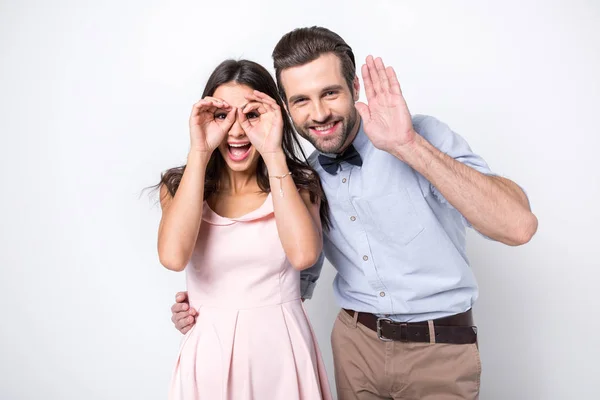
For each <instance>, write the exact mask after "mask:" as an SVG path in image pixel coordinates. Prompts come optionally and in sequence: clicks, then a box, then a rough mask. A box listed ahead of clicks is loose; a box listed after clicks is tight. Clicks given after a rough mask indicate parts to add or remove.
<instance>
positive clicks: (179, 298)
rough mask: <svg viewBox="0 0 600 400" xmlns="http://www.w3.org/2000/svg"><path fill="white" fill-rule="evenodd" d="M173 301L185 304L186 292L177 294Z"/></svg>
mask: <svg viewBox="0 0 600 400" xmlns="http://www.w3.org/2000/svg"><path fill="white" fill-rule="evenodd" d="M175 301H176V302H177V303H183V302H187V292H177V294H176V295H175Z"/></svg>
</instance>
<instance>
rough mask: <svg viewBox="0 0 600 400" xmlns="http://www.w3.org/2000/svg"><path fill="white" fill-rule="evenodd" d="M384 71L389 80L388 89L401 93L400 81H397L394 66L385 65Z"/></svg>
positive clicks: (394, 92)
mask: <svg viewBox="0 0 600 400" xmlns="http://www.w3.org/2000/svg"><path fill="white" fill-rule="evenodd" d="M385 72H386V74H387V77H388V80H389V82H390V91H391V92H392V93H393V94H400V95H401V94H402V89H401V88H400V82H398V78H397V77H396V72H395V71H394V68H392V67H387V68H386V69H385Z"/></svg>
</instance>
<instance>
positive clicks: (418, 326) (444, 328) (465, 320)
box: [344, 309, 477, 344]
mask: <svg viewBox="0 0 600 400" xmlns="http://www.w3.org/2000/svg"><path fill="white" fill-rule="evenodd" d="M344 311H345V312H346V313H348V314H349V315H350V316H351V317H352V318H354V311H352V310H346V309H344ZM357 320H358V322H360V323H361V324H362V325H364V326H366V327H367V328H369V329H371V330H373V331H375V332H376V333H377V337H379V339H381V340H383V341H399V342H423V343H430V342H433V343H452V344H469V343H476V342H477V327H476V326H474V325H473V313H472V311H471V310H468V311H465V312H464V313H461V314H456V315H451V316H449V317H445V318H439V319H434V320H432V322H433V330H434V331H435V340H431V338H430V337H429V321H422V322H408V323H407V322H394V321H392V320H391V319H389V318H379V317H377V316H376V315H373V314H369V313H363V312H359V313H358V319H357Z"/></svg>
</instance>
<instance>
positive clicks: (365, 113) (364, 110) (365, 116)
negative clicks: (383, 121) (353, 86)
mask: <svg viewBox="0 0 600 400" xmlns="http://www.w3.org/2000/svg"><path fill="white" fill-rule="evenodd" d="M354 106H355V107H356V110H357V111H358V113H359V114H360V117H361V118H362V120H363V121H369V120H371V111H370V110H369V106H367V105H366V104H365V103H363V102H361V101H359V102H357V103H356V104H355V105H354Z"/></svg>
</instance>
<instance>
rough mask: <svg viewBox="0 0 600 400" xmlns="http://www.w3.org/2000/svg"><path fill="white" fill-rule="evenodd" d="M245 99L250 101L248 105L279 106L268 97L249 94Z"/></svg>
mask: <svg viewBox="0 0 600 400" xmlns="http://www.w3.org/2000/svg"><path fill="white" fill-rule="evenodd" d="M259 93H260V92H259ZM244 97H246V99H248V100H250V103H248V104H253V103H259V104H271V105H275V106H276V105H277V103H276V102H275V101H274V100H273V99H271V98H270V97H268V96H267V97H261V96H258V95H256V94H247V95H245V96H244Z"/></svg>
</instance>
